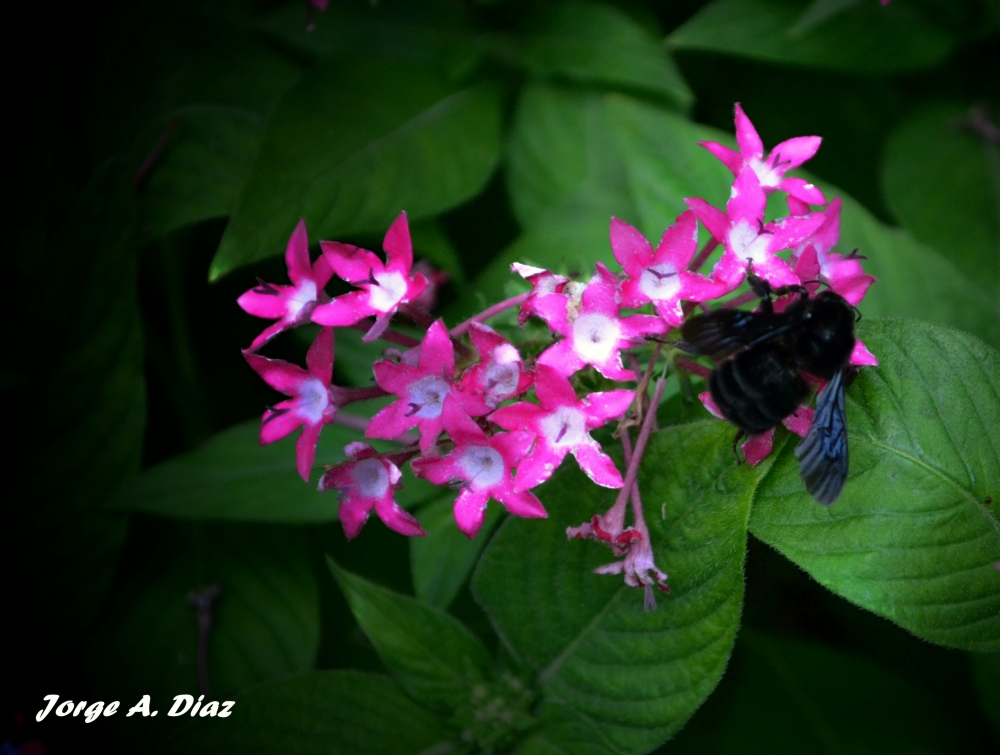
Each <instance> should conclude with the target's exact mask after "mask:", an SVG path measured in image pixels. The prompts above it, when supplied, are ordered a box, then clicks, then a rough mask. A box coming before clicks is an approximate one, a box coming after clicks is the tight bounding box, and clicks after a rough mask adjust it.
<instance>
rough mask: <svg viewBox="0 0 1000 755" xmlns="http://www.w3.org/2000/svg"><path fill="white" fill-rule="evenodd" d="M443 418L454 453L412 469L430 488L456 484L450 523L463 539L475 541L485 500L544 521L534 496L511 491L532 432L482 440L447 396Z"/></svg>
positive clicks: (483, 435)
mask: <svg viewBox="0 0 1000 755" xmlns="http://www.w3.org/2000/svg"><path fill="white" fill-rule="evenodd" d="M443 414H444V429H445V430H447V431H448V435H449V437H450V438H451V439H452V441H453V442H454V443H455V448H454V450H453V451H452V452H451V453H449V454H448V455H447V456H424V457H421V458H419V459H414V460H413V469H414V471H415V472H416V473H417V474H418V475H420V476H421V477H425V478H427V479H428V480H430V481H431V482H433V483H434V484H435V485H447V484H452V483H461V485H462V490H461V492H460V493H459V494H458V498H457V499H456V500H455V522H456V524H458V528H459V529H460V530H461V531H462V532H463V533H465V535H466V537H468V538H470V539H471V538H473V537H475V536H476V533H477V532H478V531H479V528H480V527H482V526H483V520H484V519H485V517H486V504H487V502H488V501H489V499H490V498H493V499H495V500H497V501H500V503H502V504H503V505H504V507H505V508H506V509H507V511H509V512H510V513H511V514H515V515H517V516H523V517H533V518H545V517H547V516H548V514H547V513H546V511H545V507H544V506H542V502H541V501H539V500H538V498H537V497H536V496H535V495H534V494H533V493H530V492H528V491H518V490H516V489H515V487H514V479H513V475H512V469H513V467H514V466H515V465H516V464H517V462H518V461H519V460H520V459H521V458H522V457H523V456H524V455H525V454H526V453H527V452H528V449H529V448H530V447H531V443H532V441H533V440H534V438H533V436H532V434H531V433H529V432H524V431H518V432H512V433H497V434H496V435H493V436H492V437H490V436H487V435H486V433H485V432H483V430H482V428H481V427H479V425H477V424H476V423H475V422H473V421H472V420H471V419H469V417H468V416H467V415H466V413H465V412H464V411H462V409H461V407H459V406H458V403H457V402H456V401H455V400H454V399H453V398H451V397H448V398H446V399H445V402H444V412H443Z"/></svg>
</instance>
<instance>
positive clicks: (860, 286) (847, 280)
mask: <svg viewBox="0 0 1000 755" xmlns="http://www.w3.org/2000/svg"><path fill="white" fill-rule="evenodd" d="M841 206H842V205H841V201H840V197H837V198H835V199H834V200H833V201H831V202H830V204H829V206H828V207H827V208H826V210H825V211H824V212H823V215H824V220H823V223H822V225H820V226H819V227H818V228H817V229H816V230H815V231H813V233H812V234H810V235H809V236H808V237H807V238H805V239H803V240H802V241H801V242H800V243H799V244H798V245H797V246H796V248H795V251H794V252H793V254H792V258H793V261H794V262H796V263H797V267H796V270H797V271H798V265H799V264H803V265H805V269H806V270H807V271H808V272H807V273H806V274H805V275H803V274H802V273H799V277H800V278H801V279H802V280H804V281H805V280H812V279H817V278H818V279H819V280H822V281H823V282H825V283H827V284H829V286H830V288H832V289H833V290H834V291H836V292H837V293H838V294H840V295H841V296H843V297H844V299H846V300H847V302H848V303H849V304H850V305H851V306H854V307H856V306H857V305H858V304H859V303H860V302H861V300H862V299H863V298H864V297H865V293H866V292H867V291H868V287H869V286H870V285H871V284H872V283H874V282H875V280H876V279H875V277H874V276H871V275H866V274H865V271H864V269H863V268H862V267H861V260H859V259H857V258H856V257H852V256H847V257H843V256H841V255H839V254H837V253H835V252H833V251H831V250H832V249H833V248H834V247H835V246H836V245H837V242H838V241H840V210H841ZM788 209H789V210H790V211H791V212H793V213H801V212H802V211H803V210H805V211H806V212H808V208H807V207H806V206H804V205H803V204H802V203H801V202H798V201H796V200H795V199H793V198H791V197H789V199H788Z"/></svg>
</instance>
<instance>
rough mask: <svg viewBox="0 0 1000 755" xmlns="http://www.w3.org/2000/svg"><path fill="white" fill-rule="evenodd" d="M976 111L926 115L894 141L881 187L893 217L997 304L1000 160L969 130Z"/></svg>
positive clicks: (942, 107)
mask: <svg viewBox="0 0 1000 755" xmlns="http://www.w3.org/2000/svg"><path fill="white" fill-rule="evenodd" d="M969 118H970V114H969V109H968V108H967V107H962V106H960V105H950V104H937V105H929V106H925V107H923V108H921V109H920V110H919V111H917V112H916V113H914V114H913V115H911V116H910V117H909V118H907V119H906V120H905V121H903V123H901V124H900V125H899V126H898V127H897V128H896V130H895V131H893V133H892V134H891V135H890V136H889V141H888V143H887V144H886V149H885V161H884V163H883V167H882V187H883V191H884V192H885V198H886V202H887V203H888V204H889V207H890V209H891V210H892V212H893V214H894V215H895V216H896V218H897V219H898V220H899V222H900V223H901V224H902V225H903V227H904V228H906V229H908V230H909V231H911V232H912V233H913V235H914V236H916V237H917V238H918V239H920V240H921V241H923V242H924V243H926V244H929V245H930V246H932V247H934V248H935V249H937V250H938V251H940V252H942V253H943V254H945V255H946V256H947V257H948V258H949V259H950V260H951V261H952V262H954V264H955V266H956V267H958V269H959V270H961V271H962V272H963V273H964V274H965V275H967V276H968V277H969V279H970V280H971V281H972V282H974V283H977V284H978V285H980V286H981V287H982V288H983V290H984V291H985V292H986V293H987V294H988V295H991V296H993V297H994V299H996V298H997V294H998V285H1000V205H998V196H1000V194H998V191H1000V157H998V155H997V149H996V146H994V145H990V144H989V143H987V142H986V141H985V140H983V139H981V138H980V137H978V136H977V135H976V134H975V133H974V132H973V131H972V130H971V129H970V128H969V127H968V126H965V127H963V126H961V125H960V124H961V123H963V120H964V121H968V120H969Z"/></svg>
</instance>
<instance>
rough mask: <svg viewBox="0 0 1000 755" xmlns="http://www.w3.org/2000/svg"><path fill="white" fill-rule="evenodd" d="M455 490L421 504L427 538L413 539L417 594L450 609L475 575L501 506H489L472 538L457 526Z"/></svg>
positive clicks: (427, 600) (412, 548) (412, 554)
mask: <svg viewBox="0 0 1000 755" xmlns="http://www.w3.org/2000/svg"><path fill="white" fill-rule="evenodd" d="M454 504H455V493H453V492H449V494H448V495H445V496H444V497H443V498H438V499H437V500H434V501H431V502H429V503H428V504H427V505H425V506H422V507H421V508H420V511H418V512H417V513H418V515H419V518H420V526H421V527H423V528H424V531H425V532H426V533H427V537H411V538H410V570H411V572H412V573H413V587H414V591H415V592H416V594H417V597H418V598H419V599H420V600H422V601H424V602H425V603H427V604H428V605H432V606H434V607H436V608H447V607H448V605H449V604H450V603H451V601H452V600H454V599H455V596H456V595H458V591H459V590H460V589H462V585H463V584H465V581H466V580H467V579H468V578H469V575H470V574H472V569H473V568H474V567H475V565H476V562H477V561H478V560H479V555H480V554H481V553H482V552H483V548H485V547H486V543H487V542H489V539H490V535H491V534H492V532H493V528H494V527H496V525H497V522H499V521H500V515H501V513H502V509H501V507H499V506H488V507H487V508H486V520H485V521H484V522H483V526H482V528H481V529H480V530H479V533H478V534H477V535H476V536H475V537H474V538H473V539H472V540H469V538H467V537H466V536H465V535H463V534H462V532H461V531H460V530H459V529H458V527H456V526H455V514H454V513H453V511H452V509H453V507H454Z"/></svg>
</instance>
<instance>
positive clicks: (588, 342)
mask: <svg viewBox="0 0 1000 755" xmlns="http://www.w3.org/2000/svg"><path fill="white" fill-rule="evenodd" d="M620 339H621V327H620V326H619V325H618V322H617V320H612V319H611V318H610V317H607V316H606V315H600V314H597V313H595V312H592V313H590V314H586V315H580V317H578V318H577V319H576V322H574V323H573V351H575V352H576V353H577V355H578V356H579V357H580V358H581V359H582V360H583V361H585V362H587V363H589V364H604V363H605V362H607V361H608V360H609V359H610V358H611V356H612V355H613V354H614V352H615V349H616V348H617V346H618V341H619V340H620Z"/></svg>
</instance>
